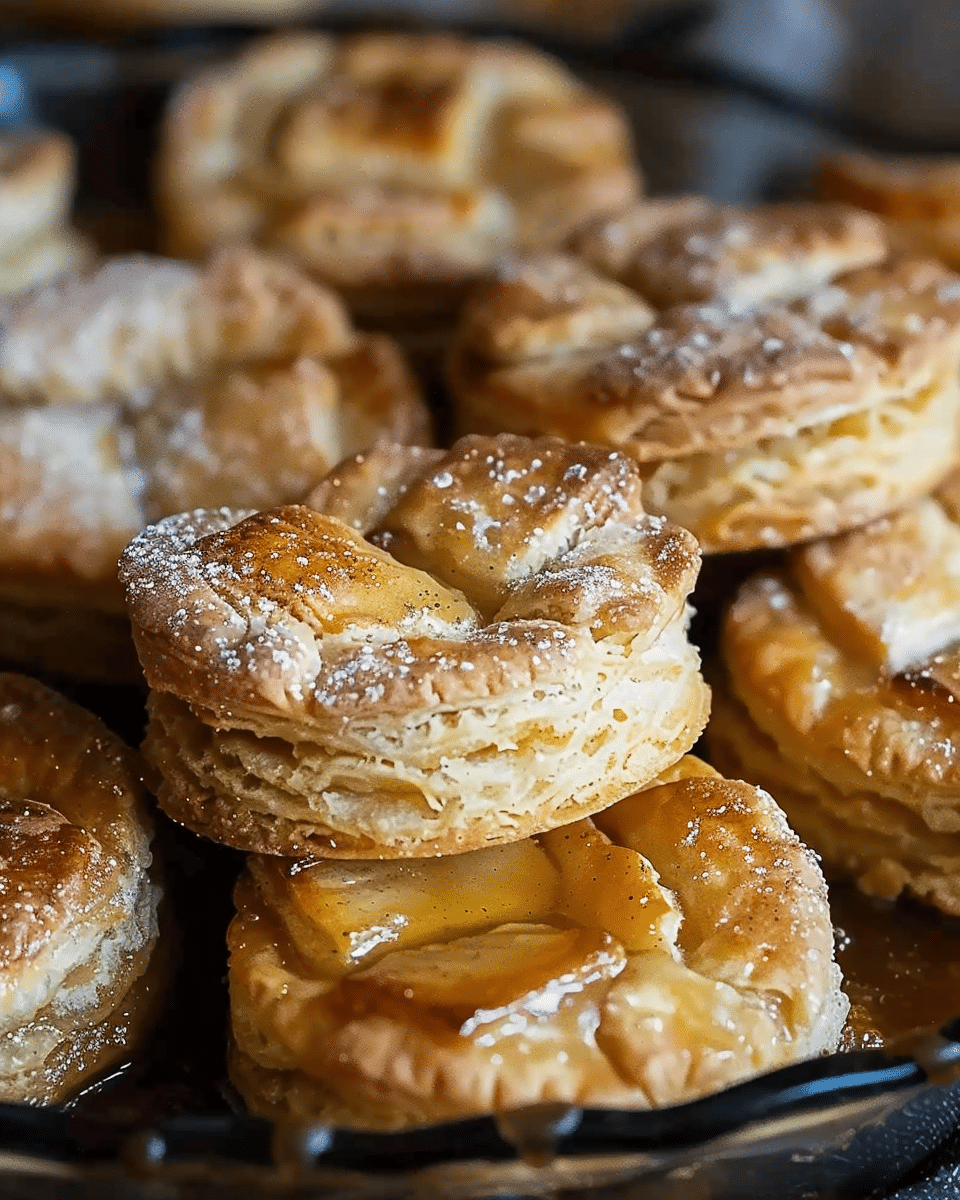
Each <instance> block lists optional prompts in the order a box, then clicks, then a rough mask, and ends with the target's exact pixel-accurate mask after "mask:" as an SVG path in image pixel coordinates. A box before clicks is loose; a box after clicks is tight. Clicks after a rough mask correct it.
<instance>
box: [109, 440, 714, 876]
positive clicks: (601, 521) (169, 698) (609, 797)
mask: <svg viewBox="0 0 960 1200" xmlns="http://www.w3.org/2000/svg"><path fill="white" fill-rule="evenodd" d="M641 486H642V485H641V480H640V476H639V471H638V468H637V466H636V464H634V463H633V462H632V461H631V460H630V459H628V458H625V457H624V456H622V455H620V454H617V453H611V452H609V451H607V450H602V449H599V448H597V447H590V446H569V445H566V444H564V443H561V442H558V441H554V440H552V439H541V440H539V441H529V440H527V439H525V438H517V437H510V436H504V437H501V438H489V439H485V438H466V439H463V440H462V441H461V442H459V443H457V445H456V446H454V448H453V449H452V450H451V451H449V452H447V453H444V452H442V451H423V450H410V449H407V448H404V447H399V446H397V447H387V448H384V449H382V450H378V451H377V450H375V451H371V452H369V453H367V454H364V455H360V456H357V457H356V458H355V459H353V460H347V461H346V462H344V463H343V464H342V465H341V466H340V467H338V468H336V469H335V470H334V471H333V472H332V473H331V474H330V475H329V476H328V477H327V479H326V480H325V481H323V483H322V484H321V485H320V486H319V487H318V488H317V489H316V490H315V492H314V493H313V494H312V496H311V500H310V503H311V505H313V506H314V507H312V508H307V507H303V506H300V507H288V508H285V509H275V510H272V511H268V512H266V513H260V514H255V515H251V516H247V517H244V515H243V514H242V513H235V512H231V511H229V510H220V511H219V512H210V511H206V512H200V511H198V512H194V513H192V514H185V515H184V516H182V517H179V518H172V519H169V520H167V521H164V522H161V523H160V524H159V525H158V526H156V527H152V528H151V529H148V530H147V531H145V532H144V533H143V534H141V535H140V536H139V537H138V538H136V539H135V540H134V542H133V543H132V544H131V546H130V547H129V548H128V550H127V551H126V553H125V555H124V559H123V562H122V568H121V570H122V575H123V577H124V580H125V582H126V586H127V598H128V603H129V606H130V612H131V620H132V622H133V628H134V639H135V641H136V644H137V649H138V652H139V655H140V660H141V663H142V665H143V668H144V671H145V673H146V676H147V680H148V682H149V684H150V686H151V688H152V689H153V693H154V694H153V696H152V698H151V703H150V709H151V720H150V727H149V731H148V735H147V741H146V744H145V752H146V754H147V755H148V756H149V757H150V758H151V760H152V761H153V762H154V764H155V766H156V767H157V768H158V769H159V771H160V773H161V775H162V776H163V782H162V784H161V786H160V790H159V795H160V801H161V803H162V804H163V806H164V807H165V808H166V809H167V811H169V812H170V813H171V814H172V815H173V816H174V817H175V818H176V819H178V820H181V821H183V822H185V823H186V824H188V825H191V826H192V827H194V828H198V829H200V830H201V831H202V832H205V833H207V834H209V835H210V836H212V837H215V838H216V839H217V840H220V841H225V842H228V843H230V844H233V845H238V846H240V847H241V848H244V849H255V850H259V851H265V852H271V853H285V854H303V853H313V854H318V855H321V856H344V857H353V858H357V857H362V858H375V857H381V856H383V857H394V856H408V855H417V854H426V853H444V854H449V853H456V852H460V851H465V850H469V849H472V848H474V847H476V846H482V845H484V844H487V843H491V842H504V841H510V840H513V839H515V838H517V837H522V836H525V835H526V834H528V833H530V832H534V831H537V830H540V829H544V828H549V827H550V826H552V825H556V824H559V823H562V822H565V821H569V820H572V819H574V818H575V817H577V816H581V815H584V814H586V813H589V812H594V811H596V810H597V809H599V808H602V807H603V806H605V805H607V804H610V803H611V802H612V801H613V800H615V799H617V798H618V797H619V796H621V795H622V794H623V793H624V791H626V790H629V788H630V787H631V786H636V785H637V784H638V783H642V782H646V780H648V779H650V778H653V777H654V776H655V775H656V774H657V773H658V772H659V771H661V770H663V769H664V768H665V767H666V766H668V765H669V764H670V763H672V762H675V761H676V760H677V759H678V758H679V757H680V756H681V755H682V754H683V753H684V752H685V751H686V750H687V749H689V747H690V746H691V745H692V744H693V742H694V741H695V740H696V737H697V735H698V733H699V731H700V729H701V728H702V726H703V723H704V722H705V720H706V710H707V696H708V693H707V690H706V688H705V686H704V684H703V682H702V680H701V678H700V675H699V670H698V666H699V662H698V659H697V656H696V652H695V651H694V650H693V649H692V648H691V647H690V645H689V643H688V641H687V638H686V623H687V608H686V597H687V595H688V594H689V592H690V590H691V588H692V586H693V583H694V580H695V578H696V572H697V568H698V565H699V556H698V554H697V550H696V543H695V542H694V541H693V539H692V538H691V537H690V535H689V534H687V533H686V532H685V531H684V530H681V529H677V528H675V527H672V526H669V525H667V524H666V523H665V522H663V521H662V520H660V519H655V518H650V517H648V516H646V514H645V513H644V512H643V508H642V504H641V498H640V494H641Z"/></svg>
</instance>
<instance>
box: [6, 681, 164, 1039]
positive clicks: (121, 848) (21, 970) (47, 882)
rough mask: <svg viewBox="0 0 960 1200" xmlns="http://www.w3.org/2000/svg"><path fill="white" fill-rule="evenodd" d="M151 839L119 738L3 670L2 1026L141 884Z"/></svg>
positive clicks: (57, 697) (127, 754) (60, 699)
mask: <svg viewBox="0 0 960 1200" xmlns="http://www.w3.org/2000/svg"><path fill="white" fill-rule="evenodd" d="M148 843H149V824H148V820H147V816H146V810H145V805H144V799H143V788H142V784H141V782H140V778H139V774H138V772H137V770H136V767H135V765H134V761H133V757H132V755H131V754H130V752H129V751H128V750H127V748H126V747H125V746H124V745H123V744H122V743H121V742H120V740H119V739H118V738H116V737H115V736H114V735H113V734H112V733H110V732H109V731H108V730H107V729H106V728H105V726H103V725H102V723H101V722H100V721H99V720H97V719H96V718H95V717H94V716H92V715H91V714H90V713H87V712H85V711H84V710H82V709H80V708H78V707H77V706H76V705H74V704H72V703H70V702H69V701H68V700H66V699H64V698H63V697H62V696H60V695H58V694H57V693H56V692H53V691H51V690H50V689H49V688H46V687H44V686H43V685H42V684H40V683H37V682H36V681H35V680H32V679H28V678H26V677H24V676H20V675H11V674H6V673H3V674H0V1025H2V1026H3V1027H6V1026H7V1025H8V1024H9V1020H10V1017H11V1010H14V1009H16V1008H17V1005H18V1003H19V1002H18V1000H17V993H18V989H19V988H21V987H23V988H25V989H27V986H28V976H31V975H32V974H33V973H34V972H35V970H36V969H37V964H38V962H40V963H41V965H42V961H43V959H44V958H45V957H46V956H49V954H50V953H51V946H55V945H56V944H58V943H59V942H60V941H61V939H68V938H70V936H71V933H70V931H71V929H74V930H77V929H79V928H80V927H81V926H82V925H83V924H84V923H85V922H87V921H88V920H90V919H91V914H96V912H97V910H98V909H99V908H102V907H103V906H104V905H105V904H109V903H111V902H113V901H115V900H116V895H117V893H119V892H125V891H128V890H131V889H132V890H134V891H135V890H136V889H137V888H138V887H139V886H140V876H141V874H142V873H143V872H144V871H145V870H146V868H147V866H149V863H150V854H149V849H148ZM118 903H119V902H118ZM118 912H119V908H118ZM31 990H32V989H31Z"/></svg>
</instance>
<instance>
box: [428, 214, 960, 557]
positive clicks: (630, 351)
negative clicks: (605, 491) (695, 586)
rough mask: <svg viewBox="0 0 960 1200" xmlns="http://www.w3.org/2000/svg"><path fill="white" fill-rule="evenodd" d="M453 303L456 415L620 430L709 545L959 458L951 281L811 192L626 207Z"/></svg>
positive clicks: (667, 500) (883, 489)
mask: <svg viewBox="0 0 960 1200" xmlns="http://www.w3.org/2000/svg"><path fill="white" fill-rule="evenodd" d="M578 245H579V247H580V250H581V254H580V255H579V256H576V255H573V256H571V255H565V256H557V255H554V256H549V257H544V256H540V257H536V256H535V257H530V258H526V259H520V260H518V261H516V262H515V263H514V264H512V265H509V266H506V267H504V268H503V269H502V270H501V272H500V274H499V276H498V278H496V279H495V280H493V281H492V282H489V283H487V284H486V285H483V286H482V287H480V288H479V289H478V290H477V292H476V293H475V294H474V296H473V298H472V300H471V301H470V303H469V304H468V307H467V311H466V313H465V315H464V318H463V320H462V322H461V326H460V329H459V333H458V336H457V341H456V344H455V347H454V349H453V352H452V356H451V362H450V372H449V375H450V383H451V389H452V391H453V395H454V402H455V404H456V405H457V407H458V411H459V419H460V425H461V428H462V429H464V430H478V431H491V430H502V429H509V430H512V431H515V432H519V433H527V434H530V433H551V434H558V435H560V436H564V437H568V438H574V439H577V438H586V439H590V440H596V441H600V442H604V443H606V444H608V445H612V446H616V447H619V448H621V449H623V450H625V451H627V452H628V453H630V454H631V455H632V456H633V457H634V458H636V459H637V461H638V462H639V463H640V464H641V471H642V475H643V479H644V483H645V488H646V493H645V494H646V497H647V505H648V507H649V508H650V510H651V511H653V512H657V513H662V514H663V515H665V516H667V517H668V518H669V519H671V520H673V521H676V522H677V523H678V524H681V525H683V526H684V527H685V528H687V529H690V530H691V531H692V532H693V533H694V534H695V535H696V537H697V538H698V540H699V541H700V543H701V545H702V546H703V548H704V550H705V551H707V552H709V553H717V552H729V551H739V550H753V549H758V548H771V547H779V546H788V545H793V544H796V543H798V542H802V541H806V540H809V539H811V538H814V537H818V536H823V535H827V534H832V533H837V532H840V531H842V530H845V529H850V528H854V527H856V526H858V525H862V524H863V523H865V522H866V521H869V520H871V519H872V518H874V517H877V516H880V515H882V514H883V513H886V512H890V511H893V510H895V509H897V508H899V507H902V506H903V505H904V504H907V503H909V502H910V501H912V500H914V499H918V498H919V497H921V496H923V495H925V494H927V493H928V492H929V491H930V490H931V489H932V488H934V487H935V486H936V485H937V484H938V483H940V482H941V481H942V480H943V478H944V477H945V476H946V474H947V473H948V472H949V471H950V470H951V469H952V467H953V466H954V464H955V462H956V461H957V456H958V440H957V416H958V411H960V389H958V366H960V336H958V316H960V278H958V277H957V276H955V275H953V274H951V273H950V272H949V271H947V270H946V268H944V267H942V266H941V265H939V264H938V263H936V262H932V261H926V260H896V259H895V260H891V259H888V258H887V257H886V255H887V245H886V241H885V238H884V235H883V229H882V226H881V224H880V222H879V221H878V220H877V219H876V218H875V217H872V216H870V215H868V214H866V213H858V212H855V211H853V210H846V209H838V208H831V207H829V206H822V205H787V206H767V207H761V208H758V209H739V208H719V207H716V206H711V205H706V204H705V203H704V202H698V201H693V200H682V201H676V202H672V203H671V202H659V203H651V204H648V205H641V206H639V207H637V208H634V209H633V210H630V211H628V212H626V213H625V214H623V215H622V216H621V217H620V218H617V219H616V220H613V219H611V220H610V221H607V222H606V223H604V224H602V225H601V226H599V227H597V228H596V229H594V230H592V231H590V232H589V233H588V234H586V235H584V236H583V237H582V238H581V239H580V241H579V243H578Z"/></svg>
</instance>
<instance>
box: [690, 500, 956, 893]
mask: <svg viewBox="0 0 960 1200" xmlns="http://www.w3.org/2000/svg"><path fill="white" fill-rule="evenodd" d="M958 499H960V492H958V489H957V481H956V479H953V480H952V481H951V483H950V485H949V486H947V487H945V488H944V489H941V491H940V492H938V493H937V495H936V496H935V497H934V498H931V499H926V500H922V501H920V502H919V503H917V504H916V505H914V506H912V507H910V508H908V509H905V510H904V511H902V512H900V513H898V514H896V515H894V516H892V517H887V518H883V519H881V520H879V521H876V522H874V523H873V524H871V525H868V526H867V527H866V528H864V529H860V530H856V531H854V532H853V533H848V534H845V535H843V536H842V537H839V538H834V539H831V540H829V541H823V542H816V543H813V544H812V545H810V546H807V547H804V548H803V549H800V550H796V551H794V552H793V554H792V556H791V559H790V563H789V568H788V569H786V570H784V571H782V572H776V571H773V572H766V573H762V574H760V575H759V576H757V577H756V578H754V579H752V580H751V581H750V582H749V583H747V584H746V585H745V586H744V588H743V589H742V591H741V592H740V595H739V596H738V598H737V599H736V601H735V603H734V604H733V607H732V609H731V612H730V614H729V617H728V620H727V624H726V629H725V632H724V638H723V644H724V657H725V662H726V675H725V683H724V686H723V687H722V688H721V689H720V695H719V697H718V699H717V703H716V706H715V711H714V715H713V717H712V719H711V725H710V741H711V746H712V753H713V755H714V758H715V761H716V762H717V764H718V765H719V766H721V768H722V769H724V770H727V771H734V770H735V771H737V772H739V773H741V774H743V775H744V776H745V777H746V778H747V779H751V780H754V781H756V782H758V783H760V784H762V785H763V786H764V787H770V788H773V789H775V791H776V796H777V799H778V800H779V801H780V803H781V804H782V805H783V807H784V809H785V810H786V812H787V814H788V816H789V818H790V821H791V823H792V824H793V825H794V827H795V828H796V829H797V831H798V832H799V833H800V836H801V837H802V838H803V839H804V841H806V842H808V843H809V844H810V845H811V846H813V847H814V849H816V850H817V851H819V852H820V853H821V854H822V855H823V857H824V860H825V862H826V863H827V864H828V865H829V866H830V867H831V868H832V869H833V870H836V871H837V872H840V873H843V874H846V875H850V876H853V877H854V878H855V879H856V880H857V882H858V883H859V885H860V887H861V888H862V889H863V890H864V891H867V892H870V893H872V894H877V895H882V896H891V897H892V896H896V895H898V894H899V893H900V892H902V891H907V892H910V893H912V894H913V895H915V896H917V897H919V898H920V899H922V900H924V901H926V902H928V903H930V904H933V905H936V906H937V907H938V908H940V909H942V910H943V911H945V912H948V913H952V914H954V915H960V768H958V762H960V524H958V515H960V512H958V507H957V500H958Z"/></svg>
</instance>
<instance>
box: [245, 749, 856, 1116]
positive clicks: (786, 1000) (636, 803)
mask: <svg viewBox="0 0 960 1200" xmlns="http://www.w3.org/2000/svg"><path fill="white" fill-rule="evenodd" d="M236 903H237V909H238V915H237V917H236V919H235V920H234V922H233V925H232V926H231V929H230V933H229V943H230V1000H231V1016H232V1029H233V1039H234V1046H233V1050H232V1055H231V1068H230V1069H231V1076H232V1078H233V1080H234V1082H235V1083H236V1085H237V1087H238V1088H239V1089H240V1091H241V1093H242V1094H243V1096H244V1098H245V1099H246V1101H247V1104H248V1105H249V1106H250V1108H251V1109H252V1110H253V1111H254V1112H256V1113H260V1114H262V1115H265V1116H272V1117H277V1116H281V1115H283V1116H293V1117H294V1118H298V1119H301V1120H311V1119H312V1120H317V1119H320V1120H325V1121H326V1120H329V1121H334V1122H336V1123H337V1124H342V1125H348V1126H351V1125H352V1126H360V1127H361V1128H396V1127H401V1126H404V1125H412V1124H419V1123H429V1122H435V1121H442V1120H448V1119H453V1118H458V1117H464V1116H470V1115H474V1114H477V1113H482V1112H489V1111H497V1110H504V1109H510V1108H516V1107H519V1106H521V1105H527V1104H534V1103H541V1102H550V1101H553V1102H568V1103H574V1104H584V1105H603V1106H605V1105H610V1106H615V1107H618V1108H651V1107H658V1106H661V1105H669V1104H676V1103H678V1102H681V1101H684V1100H689V1099H692V1098H693V1097H696V1096H700V1095H703V1094H704V1093H707V1092H712V1091H716V1090H718V1089H720V1088H723V1087H726V1086H728V1085H729V1084H732V1083H735V1082H737V1081H738V1080H741V1079H743V1078H744V1077H746V1076H749V1075H753V1074H755V1073H757V1072H760V1071H764V1070H768V1069H770V1068H772V1067H777V1066H781V1065H783V1064H785V1063H787V1062H791V1061H794V1060H796V1059H800V1058H803V1057H806V1056H809V1055H814V1054H817V1053H818V1052H820V1051H822V1050H825V1049H832V1048H833V1047H834V1046H835V1045H836V1043H837V1040H838V1038H839V1035H840V1030H841V1026H842V1024H843V1020H844V1016H845V1014H846V1011H847V1001H846V998H845V997H844V996H843V994H842V993H841V991H840V971H839V968H838V967H837V966H836V965H835V963H834V962H833V944H832V928H831V924H830V913H829V909H828V905H827V895H826V886H825V884H824V881H823V877H822V875H821V874H820V870H819V868H818V866H817V864H816V861H815V859H814V856H813V855H812V854H811V853H810V852H809V851H808V850H807V849H806V848H805V847H804V846H802V845H801V843H800V842H799V840H798V838H797V837H796V835H795V834H794V833H793V832H792V831H791V830H790V829H789V827H788V826H787V823H786V820H785V819H784V816H783V814H782V812H781V811H780V809H779V808H778V807H777V806H776V804H775V803H774V802H773V800H771V798H770V796H768V795H767V794H766V793H765V792H762V791H760V790H759V789H757V788H753V787H750V786H749V785H747V784H744V783H734V782H731V781H730V780H727V779H723V778H721V777H720V776H719V775H718V774H717V773H716V772H715V771H713V770H711V769H710V768H709V767H707V766H705V765H704V764H703V763H700V762H698V761H697V760H696V759H694V758H690V757H687V758H684V759H683V760H682V761H681V762H679V763H677V764H676V765H675V766H674V767H673V768H671V769H670V770H669V771H668V772H667V773H666V774H664V775H663V776H661V777H660V778H659V779H658V780H655V781H654V782H653V783H652V784H651V785H650V787H649V789H648V790H644V791H640V792H638V793H636V794H634V795H631V796H629V797H627V798H626V799H621V800H620V801H619V802H618V803H617V804H614V805H613V807H611V808H608V809H606V810H605V811H604V812H601V813H598V814H596V815H595V816H593V817H592V818H590V817H588V818H586V819H583V820H580V821H577V822H575V823H574V824H571V825H565V826H563V827H562V828H560V829H554V830H552V831H551V832H549V833H545V834H540V835H538V836H536V837H533V838H529V839H527V840H525V841H520V842H514V843H512V844H510V845H506V846H500V847H492V848H488V849H484V850H477V851H474V852H473V853H471V854H465V855H459V856H457V857H455V858H434V859H415V860H409V861H406V862H402V863H397V862H392V863H385V862H384V863H350V864H346V863H343V864H341V863H331V862H319V861H315V860H314V861H311V860H309V859H307V860H299V861H290V860H285V859H277V858H265V857H262V856H258V855H254V856H251V858H250V859H249V861H248V864H247V869H246V872H245V873H244V875H243V876H242V878H241V881H240V883H239V885H238V888H237V892H236Z"/></svg>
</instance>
